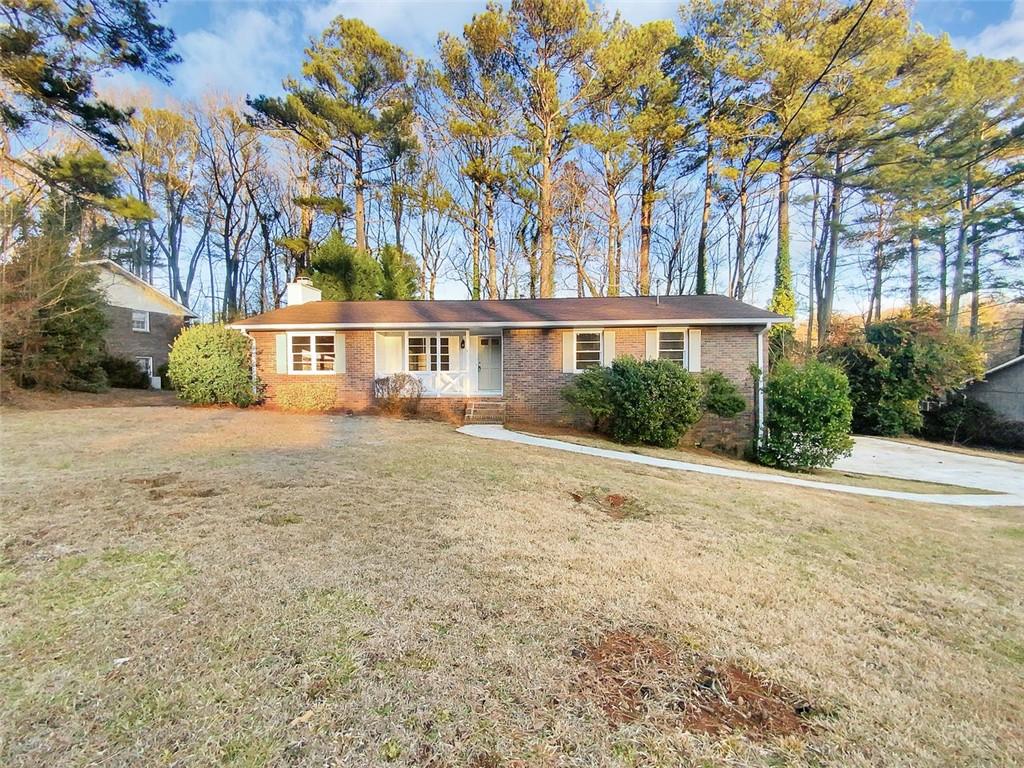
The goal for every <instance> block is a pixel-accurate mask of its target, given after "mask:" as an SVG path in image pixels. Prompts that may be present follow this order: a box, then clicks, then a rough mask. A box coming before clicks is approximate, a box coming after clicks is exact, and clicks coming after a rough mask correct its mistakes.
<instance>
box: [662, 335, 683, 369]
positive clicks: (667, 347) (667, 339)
mask: <svg viewBox="0 0 1024 768" xmlns="http://www.w3.org/2000/svg"><path fill="white" fill-rule="evenodd" d="M658 357H659V358H660V359H661V360H672V361H673V362H676V363H679V364H680V365H685V364H686V331H659V332H658Z"/></svg>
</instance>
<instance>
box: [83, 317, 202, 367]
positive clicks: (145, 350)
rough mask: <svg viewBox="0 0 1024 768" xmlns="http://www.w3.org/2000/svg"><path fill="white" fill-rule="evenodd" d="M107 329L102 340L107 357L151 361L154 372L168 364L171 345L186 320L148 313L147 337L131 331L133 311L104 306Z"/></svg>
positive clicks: (140, 332)
mask: <svg viewBox="0 0 1024 768" xmlns="http://www.w3.org/2000/svg"><path fill="white" fill-rule="evenodd" d="M103 312H104V314H105V315H106V316H107V322H108V323H109V327H108V328H107V331H106V333H105V334H104V336H103V339H104V342H105V343H106V347H107V353H108V354H110V355H114V356H115V357H126V358H128V359H129V360H134V359H135V358H136V357H152V358H153V370H154V371H155V370H156V369H157V368H159V367H160V366H161V365H163V364H164V363H166V362H167V354H168V353H169V352H170V351H171V344H172V343H173V342H174V339H175V337H176V336H177V335H178V333H180V332H181V328H182V326H183V325H184V324H185V318H183V317H182V316H181V315H165V314H163V313H161V312H150V313H149V333H144V332H142V331H133V330H132V310H130V309H127V308H126V307H115V306H113V305H111V304H104V305H103Z"/></svg>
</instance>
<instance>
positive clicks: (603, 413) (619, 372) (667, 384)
mask: <svg viewBox="0 0 1024 768" xmlns="http://www.w3.org/2000/svg"><path fill="white" fill-rule="evenodd" d="M564 397H565V399H566V400H568V401H569V402H570V403H572V404H573V405H576V406H579V407H580V408H583V409H585V410H586V411H588V412H589V413H590V415H591V418H593V420H594V426H595V428H596V429H597V430H598V431H599V432H605V433H607V434H608V435H609V436H611V438H612V439H613V440H616V441H617V442H620V443H633V444H635V443H646V444H648V445H659V446H662V447H666V448H673V447H675V446H676V445H678V444H679V439H680V438H681V437H682V436H683V434H684V433H685V432H686V430H688V429H689V428H690V427H691V426H693V425H694V424H695V423H696V422H697V420H698V419H699V418H700V416H701V413H702V407H701V401H702V393H701V386H700V383H699V382H698V381H697V379H696V377H694V376H692V375H690V374H689V373H688V372H687V371H685V370H683V368H682V367H680V366H679V364H678V363H674V362H672V361H671V360H644V361H638V360H635V359H633V358H631V357H620V358H619V359H618V360H616V361H615V362H614V363H612V365H611V367H609V368H591V369H590V370H588V371H586V372H585V373H582V374H580V375H579V376H577V377H576V381H575V382H573V384H571V385H570V386H569V387H568V388H566V390H565V392H564Z"/></svg>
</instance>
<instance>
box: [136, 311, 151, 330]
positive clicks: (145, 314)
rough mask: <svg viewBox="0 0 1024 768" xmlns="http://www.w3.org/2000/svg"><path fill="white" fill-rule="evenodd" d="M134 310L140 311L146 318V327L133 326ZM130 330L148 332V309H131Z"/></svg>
mask: <svg viewBox="0 0 1024 768" xmlns="http://www.w3.org/2000/svg"><path fill="white" fill-rule="evenodd" d="M136 312H138V313H140V314H141V315H142V316H143V317H144V318H146V327H145V328H136V327H135V313H136ZM132 331H133V332H135V333H149V311H148V310H145V309H133V310H132Z"/></svg>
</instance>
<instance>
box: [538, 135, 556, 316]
mask: <svg viewBox="0 0 1024 768" xmlns="http://www.w3.org/2000/svg"><path fill="white" fill-rule="evenodd" d="M548 131H550V129H548ZM553 151H554V150H553V148H552V144H551V136H550V135H545V136H544V146H543V149H542V153H541V177H540V203H539V205H540V211H539V213H540V222H539V223H540V296H541V298H542V299H546V298H550V297H552V296H554V295H555V216H554V206H553V205H552V193H553V191H554V190H553V186H554V179H553V169H552V157H551V156H552V153H553Z"/></svg>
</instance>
